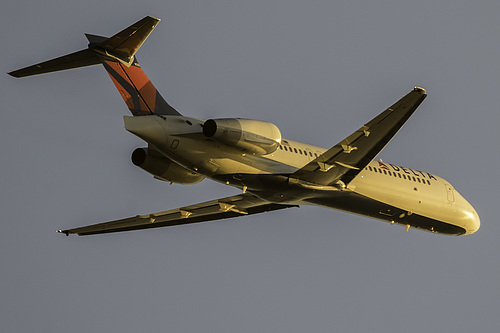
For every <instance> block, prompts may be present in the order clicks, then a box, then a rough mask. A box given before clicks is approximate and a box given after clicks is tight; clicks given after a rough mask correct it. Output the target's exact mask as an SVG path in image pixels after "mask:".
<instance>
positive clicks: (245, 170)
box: [8, 16, 480, 236]
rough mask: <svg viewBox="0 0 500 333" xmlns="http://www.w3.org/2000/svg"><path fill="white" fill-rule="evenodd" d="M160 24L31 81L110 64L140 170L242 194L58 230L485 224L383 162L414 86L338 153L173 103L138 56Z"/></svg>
mask: <svg viewBox="0 0 500 333" xmlns="http://www.w3.org/2000/svg"><path fill="white" fill-rule="evenodd" d="M159 21H160V20H159V19H157V18H154V17H150V16H147V17H145V18H143V19H142V20H139V21H138V22H136V23H134V24H132V25H131V26H129V27H128V28H126V29H124V30H122V31H121V32H119V33H117V34H116V35H114V36H112V37H109V38H107V37H102V36H97V35H91V34H86V37H87V39H88V41H89V44H88V48H86V49H83V50H80V51H77V52H74V53H71V54H67V55H64V56H62V57H58V58H55V59H52V60H48V61H45V62H42V63H39V64H36V65H33V66H29V67H26V68H22V69H19V70H16V71H13V72H10V73H8V74H10V75H11V76H13V77H16V78H20V77H26V76H31V75H38V74H44V73H50V72H55V71H61V70H67V69H73V68H79V67H85V66H91V65H98V64H102V65H103V66H104V68H105V69H106V71H107V72H108V74H109V76H110V77H111V80H112V81H113V83H114V84H115V86H116V88H117V89H118V91H119V93H120V95H121V96H122V98H123V100H124V101H125V103H126V105H127V107H128V109H129V110H130V111H131V113H132V116H124V123H125V129H126V130H127V131H129V132H131V133H132V134H134V135H136V136H138V137H139V138H141V139H142V140H144V141H145V142H146V143H147V147H141V148H137V149H136V150H134V152H133V153H132V162H133V164H134V165H136V166H138V167H139V168H141V169H143V170H144V171H146V172H148V173H150V174H152V175H153V176H154V178H155V179H158V180H162V181H167V182H170V183H178V184H196V183H198V182H200V181H202V180H203V179H204V178H208V179H211V180H214V181H216V182H220V183H223V184H226V185H230V186H233V187H236V188H239V189H240V190H241V193H240V194H238V195H233V196H229V197H226V198H221V199H216V200H211V201H208V202H203V203H198V204H194V205H189V206H185V207H180V208H176V209H170V210H166V211H162V212H158V213H151V214H145V215H137V216H134V217H129V218H124V219H119V220H115V221H110V222H104V223H98V224H93V225H88V226H83V227H77V228H71V229H64V230H57V232H59V233H62V234H65V235H66V236H68V235H70V234H77V235H80V236H82V235H95V234H104V233H114V232H122V231H130V230H140V229H150V228H158V227H166V226H175V225H184V224H190V223H198V222H205V221H213V220H220V219H226V218H233V217H240V216H246V215H251V214H257V213H262V212H269V211H274V210H280V209H285V208H291V207H299V206H300V205H317V206H323V207H328V208H334V209H337V210H342V211H347V212H351V213H355V214H359V215H363V216H367V217H371V218H375V219H378V220H383V221H387V222H389V223H391V224H399V225H403V226H406V231H408V229H409V228H410V227H411V228H416V229H421V230H425V231H429V232H432V233H437V234H445V235H457V236H458V235H467V234H473V233H474V232H476V231H477V230H478V229H479V227H480V220H479V216H478V214H477V212H476V210H475V209H474V208H473V207H472V206H471V204H469V203H468V202H467V201H466V200H465V199H464V198H463V197H462V196H461V195H460V194H459V193H458V192H457V191H456V190H455V188H454V187H453V186H452V185H451V184H450V182H448V181H446V180H445V179H443V178H441V177H438V176H436V175H433V174H431V173H428V172H423V171H419V170H415V169H411V168H407V167H402V166H398V165H394V164H390V163H386V162H383V161H377V160H375V157H376V156H377V155H378V154H379V153H380V151H381V150H382V149H383V148H384V147H385V146H386V145H387V143H388V142H389V141H390V140H391V139H392V138H393V137H394V135H395V134H396V133H397V132H398V131H399V130H400V128H401V127H402V126H403V124H404V123H405V122H406V121H407V120H408V119H409V117H410V116H411V115H412V114H413V112H414V111H415V110H416V109H417V107H418V106H419V105H420V104H421V103H422V101H423V100H424V99H425V98H426V96H427V94H426V91H425V89H423V88H421V87H415V88H414V89H413V90H412V91H410V92H409V93H408V94H406V95H405V96H404V97H402V98H401V99H400V100H398V101H397V102H396V103H395V104H393V105H392V106H390V107H389V108H388V109H386V110H385V111H383V112H382V113H380V114H379V115H378V116H376V117H375V118H373V119H372V120H370V121H369V122H367V123H366V124H364V125H363V126H362V127H361V128H359V129H358V130H356V131H355V132H353V133H352V134H351V135H349V136H348V137H346V138H345V139H343V140H342V141H340V142H339V143H337V144H336V145H334V146H333V147H331V148H330V149H325V148H321V147H318V146H314V145H310V144H305V143H302V142H298V141H293V140H290V139H285V138H283V137H282V135H281V132H280V130H279V128H278V127H277V126H276V125H274V124H272V123H269V122H266V121H261V120H253V119H243V118H219V119H208V120H202V119H197V118H191V117H186V116H184V115H182V114H181V113H179V112H178V111H177V110H176V109H175V108H173V107H172V106H171V105H169V104H168V103H167V102H166V101H165V99H164V98H163V97H162V95H161V94H160V93H159V92H158V90H156V88H155V86H154V85H153V84H152V83H151V81H150V80H149V79H148V77H147V76H146V74H145V73H144V72H143V70H142V69H141V67H140V65H139V63H138V62H137V59H136V57H135V54H136V52H137V51H138V50H139V48H140V47H141V46H142V44H143V43H144V41H145V40H146V38H147V37H148V36H149V35H150V33H151V32H152V31H153V29H154V28H155V27H156V25H157V24H158V23H159Z"/></svg>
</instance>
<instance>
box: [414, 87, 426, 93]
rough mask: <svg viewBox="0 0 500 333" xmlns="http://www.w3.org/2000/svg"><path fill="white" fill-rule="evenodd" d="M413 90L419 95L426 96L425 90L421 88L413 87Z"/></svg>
mask: <svg viewBox="0 0 500 333" xmlns="http://www.w3.org/2000/svg"><path fill="white" fill-rule="evenodd" d="M413 90H415V91H419V92H420V93H422V95H426V94H427V91H425V89H424V88H422V87H415V88H414V89H413Z"/></svg>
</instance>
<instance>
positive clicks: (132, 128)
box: [123, 115, 167, 146]
mask: <svg viewBox="0 0 500 333" xmlns="http://www.w3.org/2000/svg"><path fill="white" fill-rule="evenodd" d="M123 120H124V121H125V129H126V130H127V131H129V132H130V133H133V134H135V135H137V136H138V137H140V138H141V139H143V140H144V141H146V142H147V143H151V144H152V145H155V146H162V145H165V144H166V143H167V135H166V133H165V129H164V128H163V126H162V125H161V123H160V122H159V120H158V117H156V116H153V115H150V116H136V117H130V116H125V117H123Z"/></svg>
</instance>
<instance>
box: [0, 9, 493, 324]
mask: <svg viewBox="0 0 500 333" xmlns="http://www.w3.org/2000/svg"><path fill="white" fill-rule="evenodd" d="M4 7H5V8H3V10H2V12H1V14H0V16H1V20H0V28H1V31H2V32H3V33H2V37H0V38H1V41H2V46H3V47H2V62H1V65H0V66H1V71H2V72H3V73H5V72H8V71H11V70H14V69H17V68H20V67H24V66H27V65H31V64H33V63H36V62H39V61H43V60H46V59H49V58H52V57H56V56H60V55H63V54H66V53H69V52H73V51H76V50H79V49H82V48H84V47H86V44H87V42H86V39H85V37H84V35H83V33H85V32H88V33H94V34H102V35H112V34H114V33H116V32H118V31H119V30H121V29H123V28H125V27H127V26H128V25H130V24H132V23H134V22H135V21H137V20H139V19H141V18H142V17H144V16H146V15H152V16H156V17H159V18H161V19H162V22H161V23H160V24H159V25H158V26H157V28H156V29H155V31H154V32H153V34H152V35H151V36H150V38H149V39H148V41H147V42H146V43H145V44H144V45H143V47H142V48H141V50H140V51H139V53H138V58H139V61H140V62H141V65H142V67H143V68H144V70H145V72H146V73H147V74H148V76H149V77H150V78H151V80H152V81H153V82H154V83H155V85H156V87H157V88H158V89H159V90H160V91H161V92H162V94H163V96H164V97H165V98H166V99H167V100H168V101H169V103H170V104H172V105H173V106H175V107H176V108H177V109H179V110H180V112H182V113H183V114H186V115H190V116H193V117H199V118H203V119H205V118H208V117H246V118H255V119H261V120H268V121H271V122H273V123H275V124H277V125H278V126H279V127H280V129H281V131H282V133H283V135H284V136H285V137H287V138H291V139H295V140H299V141H304V142H307V143H311V144H316V145H320V146H323V147H330V146H332V145H334V144H335V143H337V142H338V141H340V140H341V139H343V138H344V137H346V136H347V135H348V134H350V133H351V132H352V131H353V130H355V129H357V128H359V126H360V125H362V124H363V123H365V122H366V121H368V120H369V119H371V118H372V117H373V116H374V115H376V114H378V113H379V112H381V111H382V110H384V109H385V108H386V107H388V106H390V105H391V104H392V103H393V102H394V101H396V100H397V99H399V98H400V97H401V96H403V95H404V94H405V93H407V92H408V91H410V90H411V89H412V88H413V87H414V86H415V85H419V86H423V87H424V88H426V89H427V92H428V94H429V97H428V98H427V99H426V101H425V102H424V103H423V104H422V105H421V106H420V108H419V109H418V110H417V112H416V113H415V114H414V115H413V117H412V118H411V119H410V121H409V122H408V123H407V124H406V125H405V126H404V128H403V129H402V130H401V131H400V132H399V133H398V135H397V136H396V138H395V140H393V141H392V142H391V143H390V144H389V145H388V146H387V148H385V149H384V151H383V152H382V153H381V154H380V155H379V157H380V158H382V159H384V160H385V161H388V162H391V163H395V164H399V165H404V166H408V167H412V168H416V169H419V170H426V171H429V172H432V173H435V174H438V175H440V176H442V177H444V178H445V179H447V180H449V181H450V182H451V183H452V184H453V185H454V186H455V187H456V188H457V189H458V190H459V191H460V193H461V194H462V195H463V196H464V197H465V198H466V199H468V200H469V201H470V202H471V203H472V204H473V205H474V206H475V208H476V209H477V211H478V213H479V215H480V217H481V222H482V226H481V229H480V230H479V231H478V232H477V233H476V234H474V235H472V236H465V237H447V236H440V235H434V234H431V233H426V232H421V231H416V230H410V232H408V233H406V232H405V230H404V227H400V226H391V225H389V224H387V223H384V222H380V221H377V220H372V219H368V218H365V217H360V216H355V215H350V214H347V213H343V212H339V211H334V210H328V209H324V208H314V207H302V208H300V209H289V210H286V211H280V212H274V213H268V214H264V215H255V216H250V217H246V218H240V219H233V220H225V221H219V222H213V223H205V224H198V225H189V226H182V227H174V228H163V229H156V230H148V231H139V232H129V233H121V234H112V235H102V236H91V237H64V236H62V235H59V234H56V233H55V232H54V231H55V230H56V229H59V228H71V227H76V226H81V225H86V224H91V223H97V222H104V221H107V220H113V219H117V218H122V217H128V216H133V215H136V214H139V213H141V214H142V213H151V212H157V211H161V210H165V209H170V208H176V207H179V206H183V205H187V204H192V203H197V202H202V201H206V200H210V199H215V198H220V197H225V196H229V195H233V194H236V193H237V190H236V189H233V188H230V187H225V186H223V185H220V184H216V183H214V182H211V181H209V180H205V181H203V182H202V183H200V184H197V185H194V186H182V185H172V186H169V185H168V184H166V183H162V182H159V181H156V180H154V179H153V178H152V177H151V176H149V175H148V174H146V173H145V172H143V171H142V170H140V169H138V168H136V167H134V166H133V165H132V163H131V162H130V154H131V152H132V151H133V150H134V149H135V148H136V147H140V146H144V144H143V143H142V142H141V140H139V139H138V138H136V137H134V136H133V135H131V134H129V133H127V132H126V131H125V130H124V128H123V121H122V116H123V115H127V113H128V110H127V108H126V106H125V104H124V103H123V101H122V100H121V98H120V96H119V94H118V92H117V91H116V89H115V88H114V86H113V84H112V82H111V80H110V79H109V77H108V76H107V74H106V72H105V71H104V69H103V68H102V67H98V66H96V67H92V68H87V69H79V70H74V71H68V72H61V73H56V74H51V75H44V76H40V77H33V78H27V79H23V80H16V79H13V78H11V77H9V76H7V75H6V74H4V75H3V76H1V78H0V91H1V93H0V94H1V97H2V102H3V103H2V104H3V116H2V121H1V122H0V139H1V141H2V145H1V146H0V156H2V157H1V161H2V163H1V165H2V166H1V169H2V172H1V175H0V198H1V200H0V212H1V213H2V219H1V221H2V232H1V233H0V249H1V251H0V265H1V266H0V267H1V273H0V274H1V275H0V282H1V283H0V299H1V301H0V323H1V326H2V331H5V332H30V331H32V332H34V331H36V332H68V331H71V332H139V331H140V332H287V333H290V332H332V331H333V332H471V331H474V332H493V331H496V330H498V327H499V325H500V319H499V311H500V287H499V284H498V281H499V276H500V259H499V258H500V256H499V252H500V243H499V242H498V238H499V235H500V223H499V222H498V218H497V214H496V211H495V206H498V204H499V203H498V195H497V193H496V192H497V191H496V190H495V188H497V187H498V175H497V173H496V171H495V169H496V167H497V166H498V164H499V162H500V161H499V153H498V151H499V150H498V146H497V145H498V143H499V138H500V134H499V133H500V132H499V130H498V126H499V125H498V124H499V123H500V112H499V110H500V101H499V98H498V95H499V80H500V79H499V78H500V66H499V59H500V46H499V45H500V42H499V36H500V23H499V20H498V14H499V13H500V2H498V1H493V0H492V1H480V0H479V1H451V0H448V1H446V0H444V1H426V0H423V1H406V0H405V1H401V0H387V1H373V0H369V1H368V0H364V1H353V0H349V1H298V0H287V1H284V0H274V1H269V0H266V1H261V0H253V1H234V0H233V1H228V0H212V1H191V0H172V1H129V0H126V1H122V2H120V4H119V5H118V4H117V2H116V1H110V0H99V1H95V0H91V1H68V0H65V1H52V0H49V1H16V2H10V3H9V5H7V6H4Z"/></svg>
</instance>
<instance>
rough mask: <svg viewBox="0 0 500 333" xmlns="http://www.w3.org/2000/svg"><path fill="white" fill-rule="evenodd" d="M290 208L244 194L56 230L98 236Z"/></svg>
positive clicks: (64, 232) (68, 233)
mask: <svg viewBox="0 0 500 333" xmlns="http://www.w3.org/2000/svg"><path fill="white" fill-rule="evenodd" d="M289 207H298V206H296V205H282V204H275V203H271V202H269V201H265V200H262V199H260V198H258V197H256V196H255V195H253V194H251V193H244V194H240V195H235V196H232V197H227V198H223V199H218V200H212V201H208V202H204V203H200V204H195V205H191V206H186V207H182V208H177V209H172V210H167V211H164V212H159V213H154V214H147V215H137V216H135V217H129V218H125V219H121V220H116V221H110V222H104V223H98V224H93V225H89V226H85V227H80V228H74V229H68V230H57V232H60V233H63V234H66V236H68V235H70V234H78V235H79V236H84V235H96V234H104V233H110V232H121V231H130V230H139V229H149V228H159V227H169V226H174V225H182V224H190V223H198V222H205V221H213V220H221V219H227V218H231V217H238V216H243V215H250V214H257V213H263V212H269V211H272V210H278V209H284V208H289Z"/></svg>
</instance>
